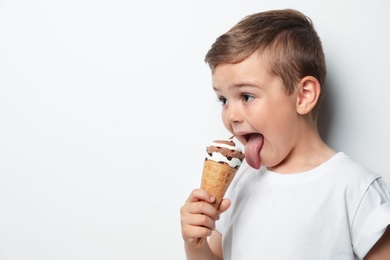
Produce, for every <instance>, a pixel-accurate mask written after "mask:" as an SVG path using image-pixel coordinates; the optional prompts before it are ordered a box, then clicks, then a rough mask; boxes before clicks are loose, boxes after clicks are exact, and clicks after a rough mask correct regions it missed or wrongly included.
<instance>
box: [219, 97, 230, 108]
mask: <svg viewBox="0 0 390 260" xmlns="http://www.w3.org/2000/svg"><path fill="white" fill-rule="evenodd" d="M218 102H220V103H221V105H222V106H224V105H226V104H227V103H228V100H227V99H226V98H224V97H219V98H218Z"/></svg>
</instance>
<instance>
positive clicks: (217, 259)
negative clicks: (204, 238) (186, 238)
mask: <svg viewBox="0 0 390 260" xmlns="http://www.w3.org/2000/svg"><path fill="white" fill-rule="evenodd" d="M221 243H222V236H221V234H219V233H218V232H217V231H215V230H214V231H213V233H212V235H211V236H210V239H209V243H207V242H205V243H203V244H202V245H201V247H199V248H194V247H192V246H189V245H188V244H187V243H185V250H186V255H187V260H191V259H194V260H199V259H210V260H223V257H222V247H221Z"/></svg>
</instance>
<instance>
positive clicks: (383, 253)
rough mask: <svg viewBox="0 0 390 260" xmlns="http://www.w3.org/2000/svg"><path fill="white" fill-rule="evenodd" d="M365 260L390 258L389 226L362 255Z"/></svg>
mask: <svg viewBox="0 0 390 260" xmlns="http://www.w3.org/2000/svg"><path fill="white" fill-rule="evenodd" d="M364 259H365V260H382V259H390V226H388V227H387V229H386V231H385V233H384V234H383V235H382V237H381V238H380V239H379V240H378V242H376V244H375V245H374V247H373V248H371V250H370V251H369V252H368V254H367V255H366V256H365V257H364Z"/></svg>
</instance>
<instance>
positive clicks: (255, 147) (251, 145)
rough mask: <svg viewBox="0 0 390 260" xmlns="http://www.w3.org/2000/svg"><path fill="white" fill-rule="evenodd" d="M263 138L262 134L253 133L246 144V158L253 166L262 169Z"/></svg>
mask: <svg viewBox="0 0 390 260" xmlns="http://www.w3.org/2000/svg"><path fill="white" fill-rule="evenodd" d="M263 140H264V138H263V136H262V135H261V134H252V135H251V136H250V138H249V140H248V142H247V143H246V145H245V160H246V161H247V163H248V164H249V165H250V166H251V167H252V168H255V169H260V150H261V147H262V146H263Z"/></svg>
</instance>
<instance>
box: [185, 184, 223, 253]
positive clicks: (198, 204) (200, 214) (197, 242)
mask: <svg viewBox="0 0 390 260" xmlns="http://www.w3.org/2000/svg"><path fill="white" fill-rule="evenodd" d="M214 200H215V198H214V197H212V196H211V195H210V194H209V193H208V192H207V191H205V190H203V189H195V190H193V191H192V192H191V194H190V196H189V197H188V199H187V201H186V203H185V204H184V205H183V206H182V207H181V209H180V214H181V231H182V236H183V239H184V241H185V243H187V245H188V246H190V247H200V246H201V245H203V244H204V242H205V241H206V238H207V237H208V236H210V235H211V233H212V231H213V230H214V229H215V221H217V220H218V219H219V215H220V214H221V213H223V212H225V211H226V210H227V209H228V208H229V207H230V200H228V199H223V200H222V202H221V205H220V206H219V208H218V210H216V209H215V208H214V207H213V206H211V205H210V204H209V203H212V202H213V201H214Z"/></svg>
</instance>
